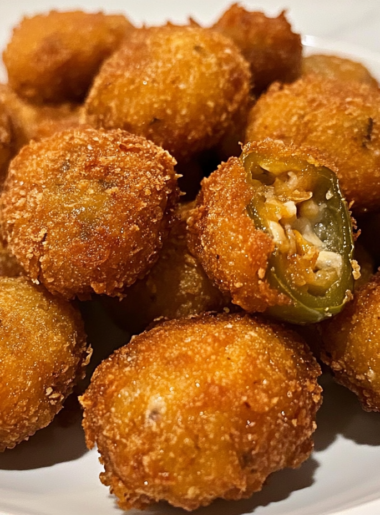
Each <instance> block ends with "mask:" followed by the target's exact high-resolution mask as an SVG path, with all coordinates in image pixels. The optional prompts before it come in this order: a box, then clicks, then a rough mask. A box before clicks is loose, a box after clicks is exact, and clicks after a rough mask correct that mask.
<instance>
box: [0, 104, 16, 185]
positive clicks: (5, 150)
mask: <svg viewBox="0 0 380 515" xmlns="http://www.w3.org/2000/svg"><path fill="white" fill-rule="evenodd" d="M13 154H14V136H13V132H12V126H11V121H10V117H9V113H8V110H7V108H6V106H5V104H4V103H3V102H2V101H1V99H0V183H2V182H3V181H4V179H5V176H6V174H7V171H8V165H9V161H10V160H11V158H12V156H13Z"/></svg>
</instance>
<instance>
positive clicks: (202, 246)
mask: <svg viewBox="0 0 380 515" xmlns="http://www.w3.org/2000/svg"><path fill="white" fill-rule="evenodd" d="M250 155H251V156H252V157H253V159H255V158H256V159H259V163H261V164H262V166H263V167H264V168H265V171H264V175H263V177H264V180H265V177H266V176H267V177H268V179H270V180H272V178H273V179H274V178H275V176H273V177H272V176H270V172H271V171H273V170H275V169H278V170H279V172H281V171H282V172H284V173H283V175H281V179H278V181H279V190H277V193H276V188H277V186H276V184H278V183H277V182H276V183H273V184H274V186H273V190H271V191H270V188H268V191H267V192H266V193H265V194H264V193H263V195H268V197H267V199H265V201H264V198H263V200H259V199H260V198H261V193H260V191H259V186H258V184H256V183H257V181H256V183H254V182H253V181H252V177H251V176H250V174H251V171H250V170H249V167H248V166H247V163H248V159H250V158H249V157H244V156H250ZM317 157H318V156H317V155H316V154H315V153H313V154H310V153H309V152H308V151H307V150H305V149H303V150H300V149H298V148H296V147H294V146H292V145H285V144H284V143H283V142H282V141H272V140H269V139H267V140H265V141H262V142H255V143H252V144H248V145H246V146H245V147H243V154H242V158H230V159H229V160H228V161H227V163H222V165H220V166H219V167H218V169H217V170H216V171H215V172H214V173H212V174H211V176H210V177H209V178H207V179H204V180H203V182H202V189H201V192H200V194H199V195H198V197H197V207H196V209H195V210H193V212H192V213H191V215H190V217H189V220H188V228H189V233H188V244H189V249H190V251H191V252H192V254H193V255H194V256H195V257H196V258H197V259H198V260H199V261H200V263H201V265H202V266H203V268H204V270H205V271H206V273H207V275H208V276H209V277H210V279H211V280H212V281H213V282H214V283H215V284H216V285H217V286H218V288H219V289H220V290H221V291H224V292H226V293H229V294H230V295H231V297H232V302H233V303H234V304H237V305H239V306H241V307H242V308H243V309H244V310H246V311H248V312H255V311H265V310H267V309H269V308H272V307H275V306H278V307H279V309H277V310H276V314H275V313H274V312H273V310H272V314H275V316H281V317H282V318H283V319H286V320H289V321H292V322H296V323H305V322H309V321H318V320H311V319H310V320H309V318H308V315H307V314H306V311H305V312H302V313H301V311H302V309H301V311H298V307H300V306H301V304H302V305H304V306H306V305H308V304H310V306H309V307H311V306H312V305H314V306H316V303H315V300H316V299H318V300H317V302H319V301H322V299H323V297H324V294H326V298H327V297H328V296H329V299H330V301H332V302H331V303H330V304H329V306H330V307H331V306H332V305H336V303H335V301H336V300H337V299H338V298H340V297H341V295H343V296H346V292H345V290H346V289H348V288H349V286H344V287H343V288H342V290H339V292H338V291H337V295H336V298H335V294H333V293H332V290H330V289H329V288H330V287H333V288H335V286H334V284H335V285H338V284H339V281H340V280H342V279H343V276H344V274H343V269H341V270H340V279H339V280H338V281H337V280H336V278H335V279H334V281H335V283H331V284H330V286H328V287H326V288H325V291H324V292H322V291H319V292H317V293H316V294H314V293H313V292H312V291H311V290H310V292H311V297H307V299H308V300H306V297H305V298H304V299H301V297H302V295H303V293H302V292H303V291H304V288H305V286H306V285H307V283H308V281H309V279H308V273H309V271H310V270H316V268H315V266H316V262H315V256H316V254H314V251H317V252H319V250H321V249H322V248H324V250H332V249H328V248H327V247H326V248H325V247H323V246H324V245H325V243H323V242H324V241H325V240H326V231H325V230H324V234H319V237H320V238H321V239H322V240H323V241H321V240H319V237H317V238H315V236H316V233H315V229H312V231H311V233H310V234H306V233H305V229H306V228H308V227H311V226H313V227H315V224H316V223H318V224H319V227H326V226H325V224H326V223H327V224H328V226H329V227H330V226H331V227H332V224H334V223H336V224H337V227H336V228H335V229H333V234H332V236H331V238H329V239H328V240H331V241H332V240H333V239H334V238H337V236H336V235H335V233H338V234H346V233H351V220H350V218H349V215H348V212H347V209H346V207H345V206H344V207H343V206H342V205H341V206H339V207H337V206H336V207H335V208H334V210H333V217H334V218H333V219H331V218H329V219H328V220H324V218H323V217H324V215H323V213H327V211H328V209H329V208H328V207H327V206H326V200H325V197H323V199H322V201H323V205H322V207H321V210H319V208H317V213H318V214H317V215H315V214H312V215H311V218H310V220H309V218H308V216H309V215H308V214H307V213H306V214H305V215H303V214H302V212H303V208H302V204H301V202H302V201H304V200H306V201H307V200H310V199H315V201H317V200H316V199H317V195H314V194H315V193H318V190H317V188H319V186H313V185H311V184H308V183H306V182H303V180H304V179H303V178H302V177H304V176H303V172H302V171H301V170H306V169H309V177H310V175H311V170H312V171H313V177H314V175H315V177H318V174H322V173H325V172H323V171H322V170H321V168H322V167H325V166H326V162H325V161H323V160H317ZM258 168H260V169H261V166H259V167H258ZM264 168H262V170H264ZM297 170H298V171H297ZM324 170H325V169H324ZM328 173H329V174H330V175H331V176H332V177H334V176H333V173H332V172H331V171H330V170H329V171H328ZM268 174H269V175H268ZM297 174H298V175H297ZM279 175H280V173H279ZM297 177H298V178H297ZM270 180H268V184H271V182H270ZM276 180H277V179H276ZM307 181H308V180H307ZM286 184H288V185H289V186H288V187H289V189H288V193H286V191H285V190H284V189H283V186H284V185H286ZM305 184H306V186H305ZM329 187H330V188H331V185H330V181H329ZM313 188H315V190H314V189H313ZM280 190H281V191H280ZM278 191H280V193H278ZM294 191H295V194H294V196H293V195H292V193H293V192H294ZM289 192H290V196H289ZM329 192H330V194H331V195H330V196H329V197H328V198H329V199H331V198H334V194H332V190H331V189H330V190H329ZM335 193H336V194H337V195H338V194H339V189H336V190H335ZM338 198H339V197H338ZM254 199H257V203H256V204H253V200H254ZM267 200H268V204H266V201H267ZM285 200H286V201H287V202H285V204H284V201H285ZM289 201H290V202H289ZM313 202H314V200H313ZM260 203H261V207H260V209H262V213H263V214H262V215H260V214H259V213H258V212H257V216H256V215H255V213H256V211H255V210H256V209H258V207H259V204H260ZM252 206H254V207H252ZM263 206H267V207H266V208H265V207H263ZM287 206H289V208H290V209H291V211H290V212H289V211H288V207H287ZM266 209H268V210H267V211H266ZM282 213H283V214H282ZM339 213H340V214H339ZM272 215H275V216H274V218H276V220H283V221H284V222H283V223H284V225H283V226H282V227H279V224H278V223H274V224H272V222H270V223H269V224H266V226H265V227H264V226H260V223H261V222H262V221H263V219H261V216H267V217H270V218H268V219H270V220H272V218H273V217H272ZM277 215H278V216H277ZM304 216H305V218H303V217H304ZM314 216H316V217H317V218H316V219H315V220H316V221H313V217H314ZM341 216H342V218H341ZM282 217H283V218H282ZM292 220H293V221H292ZM308 220H309V221H308ZM310 224H311V225H310ZM340 224H341V225H340ZM339 225H340V227H339V228H338V226H339ZM267 226H268V227H267ZM292 227H293V228H294V232H292V231H293V229H291V228H292ZM289 229H290V234H288V231H289ZM298 231H301V233H302V234H303V236H302V238H304V237H305V238H306V241H305V242H304V244H305V245H304V244H302V245H301V247H302V248H305V249H306V247H307V248H309V247H310V245H311V247H310V248H313V250H312V255H313V256H314V257H311V255H309V254H308V252H307V251H306V252H304V250H302V249H301V248H300V247H299V244H298V243H295V244H294V245H293V243H291V242H292V241H293V238H295V239H296V240H297V241H298V239H299V237H300V235H301V233H299V232H298ZM308 231H309V229H307V231H306V232H308ZM288 238H290V239H289V240H288ZM349 239H350V237H349V235H347V241H346V243H345V244H344V245H342V247H343V251H344V254H343V253H342V248H340V249H336V250H335V251H334V252H339V254H340V255H339V256H338V255H335V254H334V256H331V257H335V258H336V259H337V260H338V261H340V262H341V263H342V262H343V261H344V262H345V263H347V260H346V257H345V253H346V250H347V249H348V248H351V245H350V244H349V243H348V241H349ZM318 240H319V241H318ZM300 241H301V240H300ZM326 241H327V240H326ZM315 242H316V245H317V246H316V247H313V245H314V243H315ZM288 243H289V244H290V246H288ZM283 245H284V249H283V250H281V249H282V248H283ZM317 247H318V249H319V250H317ZM291 248H292V249H293V250H290V249H291ZM275 253H276V255H277V256H280V255H283V256H285V255H287V257H286V258H284V261H282V263H283V264H280V263H279V262H276V261H274V260H273V259H272V258H273V256H274V255H275ZM287 253H288V254H287ZM328 254H329V255H330V253H328ZM318 255H319V254H318ZM296 256H299V258H300V259H298V258H296ZM322 256H323V254H321V257H322ZM304 258H305V259H306V261H304ZM309 258H310V259H309ZM293 259H296V261H294V265H293V264H292V263H293ZM342 259H343V261H342ZM344 266H345V267H346V265H344ZM350 268H351V267H350V265H349V264H348V263H347V268H345V271H346V270H350ZM272 270H273V271H274V275H275V276H277V277H279V278H280V280H273V276H272V279H271V272H272ZM287 270H288V272H287ZM304 272H305V274H304ZM300 273H301V275H302V277H301V276H300V280H299V279H298V277H299V274H300ZM350 273H351V272H350V271H348V274H350ZM313 274H314V272H313ZM286 276H287V277H288V279H286ZM311 278H312V281H314V278H315V280H316V281H317V282H319V279H318V272H317V275H312V276H311ZM286 282H287V283H288V285H289V288H284V285H285V284H286ZM295 291H297V292H300V293H301V297H298V293H297V294H296V293H295ZM329 291H330V293H328V292H329ZM297 297H298V299H297ZM347 298H348V297H347V296H346V300H347ZM299 302H301V304H299ZM339 302H340V301H339ZM338 304H339V303H338ZM287 306H289V309H291V307H294V308H296V310H295V312H294V314H293V315H290V312H289V310H288V308H287ZM330 307H328V306H327V304H326V305H324V308H323V309H322V310H321V309H320V308H318V309H317V311H318V310H319V311H318V313H319V314H318V316H317V318H318V319H319V320H320V319H321V318H320V316H321V317H322V316H325V315H326V316H331V314H329V315H327V313H328V312H329V311H330ZM285 308H286V309H285ZM325 308H327V309H325ZM340 309H341V308H340ZM285 313H288V314H287V315H286V317H285ZM309 314H310V312H309ZM315 314H316V315H317V313H315ZM304 317H306V318H304Z"/></svg>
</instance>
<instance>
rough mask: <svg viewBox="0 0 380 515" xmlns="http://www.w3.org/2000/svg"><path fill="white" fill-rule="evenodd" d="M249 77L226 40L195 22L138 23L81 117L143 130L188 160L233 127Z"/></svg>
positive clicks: (103, 124)
mask: <svg viewBox="0 0 380 515" xmlns="http://www.w3.org/2000/svg"><path fill="white" fill-rule="evenodd" d="M249 83H250V73H249V69H248V64H247V63H246V62H245V60H244V59H243V57H242V56H241V54H240V52H239V50H238V49H237V47H235V45H234V44H233V42H232V41H230V40H229V39H228V38H225V37H224V36H222V35H220V34H218V33H216V32H212V31H210V30H207V29H201V28H196V27H168V26H166V27H161V28H150V29H142V30H139V31H135V32H134V33H133V35H132V36H131V37H130V38H129V39H128V41H127V42H126V43H125V44H124V45H123V46H122V47H121V48H120V50H119V51H118V52H116V53H115V54H114V55H113V56H112V57H111V58H110V59H109V60H107V61H106V62H105V63H104V65H103V66H102V68H101V70H100V72H99V75H98V76H97V78H96V79H95V82H94V85H93V87H92V88H91V91H90V93H89V96H88V98H87V100H86V103H85V118H84V121H85V122H87V123H90V124H91V125H94V126H95V127H104V128H106V129H113V128H122V129H125V130H128V131H130V132H132V133H134V134H140V135H142V136H145V137H146V138H148V139H150V140H152V141H153V142H154V143H156V144H157V145H160V146H162V147H163V148H164V149H166V150H168V151H169V152H170V153H171V154H172V155H173V156H174V157H175V158H176V159H177V160H178V161H180V160H185V161H186V160H188V159H189V158H190V157H191V156H192V155H194V154H195V153H197V152H200V151H202V150H204V149H207V148H210V147H212V146H214V145H216V144H217V143H218V141H219V140H220V138H221V137H222V136H223V135H224V133H225V132H226V131H227V130H229V129H230V128H231V126H232V125H233V124H234V123H235V120H234V114H235V113H237V112H239V111H240V109H244V106H247V105H248V101H249Z"/></svg>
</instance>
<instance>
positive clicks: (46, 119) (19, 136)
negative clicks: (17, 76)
mask: <svg viewBox="0 0 380 515" xmlns="http://www.w3.org/2000/svg"><path fill="white" fill-rule="evenodd" d="M0 101H3V102H4V104H5V106H6V108H7V111H8V113H9V117H10V121H11V126H12V131H13V136H14V146H15V149H16V150H17V151H18V150H20V149H21V148H22V147H23V146H24V145H26V144H27V143H29V141H30V140H32V139H34V140H40V139H42V138H46V137H48V136H51V135H52V134H54V133H55V132H60V131H63V130H65V129H69V128H71V127H75V126H78V125H79V112H80V106H79V104H73V103H70V102H66V103H64V104H45V105H37V104H31V103H29V102H26V101H25V100H23V99H22V98H21V97H19V96H18V95H17V94H16V93H15V92H14V91H13V90H12V89H11V88H10V87H9V86H7V85H5V84H0Z"/></svg>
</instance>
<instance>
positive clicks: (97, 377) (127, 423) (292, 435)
mask: <svg viewBox="0 0 380 515" xmlns="http://www.w3.org/2000/svg"><path fill="white" fill-rule="evenodd" d="M319 374H320V368H319V366H318V364H317V363H316V361H315V359H314V358H313V357H312V355H311V353H310V351H309V349H308V348H307V346H306V345H305V344H304V342H303V340H301V339H300V337H299V336H298V335H296V334H295V333H294V332H292V331H290V330H288V329H285V327H284V326H282V325H279V324H275V323H273V322H268V321H264V320H262V319H260V318H253V317H252V318H251V317H249V316H248V315H237V314H235V315H217V316H212V315H210V314H204V315H201V316H198V317H194V318H188V319H181V320H173V321H170V322H166V323H164V324H162V325H159V326H158V327H156V328H154V329H152V330H151V331H149V332H145V333H143V334H142V335H140V336H137V337H136V338H135V339H133V341H132V342H131V343H130V344H129V345H127V346H125V347H123V348H122V349H120V350H118V351H116V352H115V353H114V354H113V355H112V356H111V357H110V358H108V360H106V361H104V362H103V363H102V364H101V365H100V366H99V367H98V369H97V370H96V371H95V374H94V376H93V378H92V381H91V385H90V387H89V389H88V390H87V392H86V393H85V394H84V396H83V397H82V398H81V403H82V405H83V406H84V409H85V412H84V421H83V425H84V429H85V433H86V440H87V445H88V446H89V447H93V446H94V445H95V444H97V447H98V450H99V452H100V454H101V459H102V463H103V464H104V467H105V472H104V473H103V474H101V480H102V482H103V483H104V484H105V485H108V486H110V487H111V491H113V492H114V493H115V494H116V495H117V497H118V498H119V504H120V506H121V507H122V508H124V509H128V508H132V507H134V508H144V507H146V506H147V505H149V504H151V503H154V502H157V501H160V500H166V501H168V502H169V503H171V504H173V505H175V506H180V507H182V508H185V509H187V510H193V509H196V508H198V507H199V506H204V505H207V504H209V503H210V502H212V501H213V500H214V499H215V498H217V497H223V498H225V499H241V498H243V497H249V496H250V495H251V494H252V493H253V492H255V491H257V490H260V489H261V487H262V485H263V482H264V481H265V479H266V478H267V476H268V475H269V474H270V473H272V472H274V471H276V470H279V469H282V468H284V467H298V466H299V465H300V464H301V463H302V462H303V461H304V460H305V459H306V458H307V457H308V456H309V454H310V451H311V449H312V446H313V444H312V440H311V435H312V433H313V431H314V430H315V428H316V424H315V414H316V411H317V409H318V408H319V406H320V403H321V388H320V387H319V385H318V383H317V381H316V378H317V377H318V375H319Z"/></svg>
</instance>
